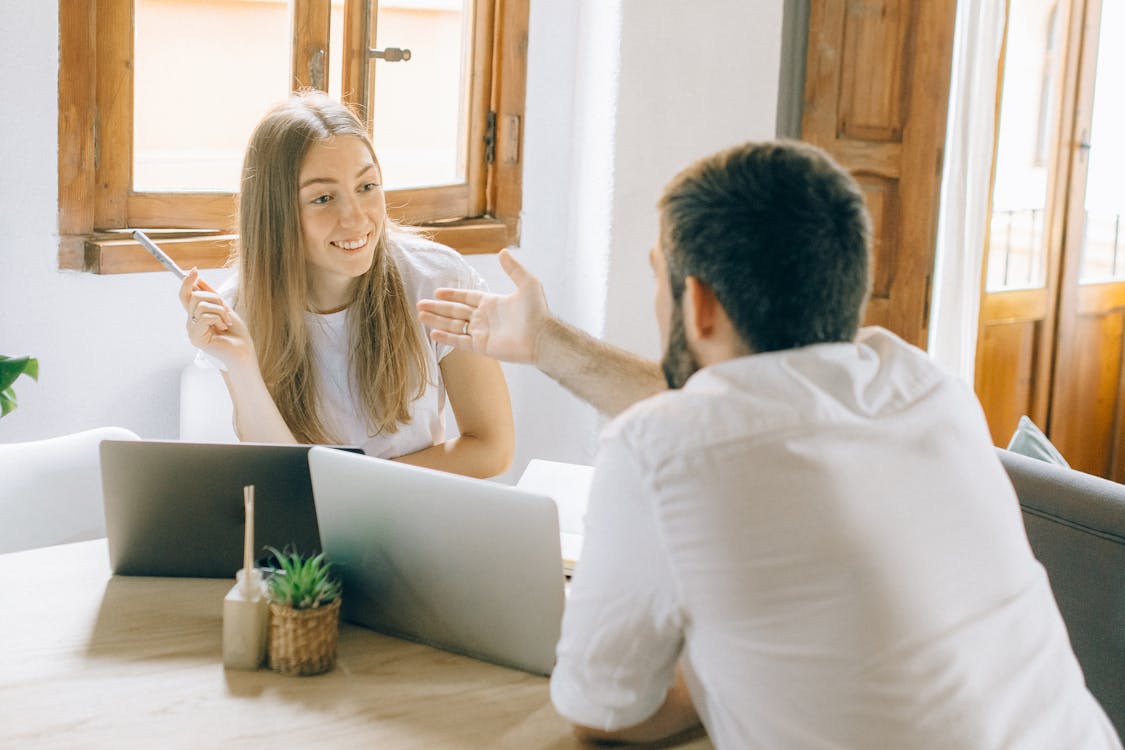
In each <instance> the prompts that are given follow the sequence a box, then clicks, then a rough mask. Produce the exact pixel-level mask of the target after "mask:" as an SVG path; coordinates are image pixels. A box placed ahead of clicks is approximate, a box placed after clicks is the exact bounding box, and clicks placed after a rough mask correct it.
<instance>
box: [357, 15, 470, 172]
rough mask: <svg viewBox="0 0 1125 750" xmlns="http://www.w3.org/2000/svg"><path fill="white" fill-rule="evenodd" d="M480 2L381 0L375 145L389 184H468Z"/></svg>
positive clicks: (374, 110)
mask: <svg viewBox="0 0 1125 750" xmlns="http://www.w3.org/2000/svg"><path fill="white" fill-rule="evenodd" d="M472 18H473V0H379V14H378V22H377V23H378V25H377V26H376V39H377V42H378V47H379V49H385V48H387V47H399V48H404V49H409V50H410V54H411V57H410V60H409V61H403V62H386V61H383V60H377V61H376V62H375V63H374V64H373V65H374V67H373V72H374V78H375V99H374V101H375V104H374V107H373V109H372V129H373V137H374V141H375V150H376V152H377V153H378V155H379V161H380V163H381V165H382V167H383V175H384V178H385V179H386V183H387V187H388V188H389V189H398V188H407V187H425V186H431V185H449V184H455V183H460V182H464V180H465V160H466V145H467V141H468V135H467V132H468V117H467V113H468V95H469V75H470V71H471V70H472V66H471V62H472Z"/></svg>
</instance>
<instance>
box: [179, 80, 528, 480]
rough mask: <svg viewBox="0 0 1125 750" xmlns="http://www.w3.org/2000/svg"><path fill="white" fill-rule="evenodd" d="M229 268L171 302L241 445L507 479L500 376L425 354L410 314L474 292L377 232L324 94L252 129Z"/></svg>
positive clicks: (382, 218)
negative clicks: (230, 406)
mask: <svg viewBox="0 0 1125 750" xmlns="http://www.w3.org/2000/svg"><path fill="white" fill-rule="evenodd" d="M237 266H238V275H237V281H236V283H235V284H234V285H232V287H231V288H230V289H226V290H223V293H222V295H221V296H220V295H219V294H215V293H213V292H208V291H204V290H200V289H197V288H195V284H196V281H197V279H198V272H197V271H195V270H193V271H192V272H191V273H190V274H188V276H187V278H185V279H184V282H183V285H182V286H181V287H180V300H181V302H183V305H184V308H185V309H186V310H187V313H188V323H187V330H188V337H189V338H190V339H191V342H192V343H193V344H194V345H195V346H197V347H199V348H200V349H201V350H203V351H204V352H205V353H206V354H207V355H209V356H210V357H212V358H214V359H217V360H219V363H220V367H222V368H223V369H224V373H223V377H224V380H225V381H226V384H227V388H228V390H229V391H230V395H231V400H232V401H233V403H234V422H235V430H236V431H237V433H238V435H239V438H240V439H241V440H245V441H252V442H270V443H337V444H351V445H360V446H362V447H363V450H364V452H366V453H368V454H371V455H377V456H382V457H385V458H397V459H398V460H400V461H404V462H406V463H411V464H417V465H421V466H429V467H431V468H436V469H442V470H445V471H452V472H457V473H460V474H467V475H471V476H482V477H483V476H492V475H495V474H499V473H500V472H502V471H504V470H505V469H507V467H508V466H509V464H510V463H511V456H512V449H513V443H514V428H513V425H512V411H511V402H510V400H509V397H508V389H507V385H506V383H505V382H504V376H503V373H502V372H501V370H500V366H499V364H497V363H496V362H495V361H494V360H491V359H488V358H486V357H483V356H481V355H478V354H474V353H472V352H467V351H462V350H454V349H452V348H451V347H449V346H447V345H443V344H437V343H434V342H431V341H429V340H428V339H427V337H426V336H425V331H424V329H423V328H422V326H421V324H419V323H418V321H417V319H416V318H415V313H414V305H415V302H416V301H417V300H418V299H422V298H425V297H431V296H433V292H434V290H435V289H436V288H438V287H446V286H451V287H470V288H483V286H484V283H483V281H482V280H481V279H480V277H479V276H478V275H477V274H476V272H475V271H474V270H473V269H472V268H471V267H470V266H469V265H468V264H467V263H465V261H464V260H463V259H462V258H461V256H460V255H458V254H457V253H456V252H454V251H453V250H451V249H449V248H447V247H444V246H442V245H439V244H436V243H434V242H430V241H428V240H425V239H423V238H421V237H419V236H417V235H416V234H414V233H412V232H409V231H407V230H405V229H403V228H401V227H399V226H396V225H395V224H394V223H393V222H392V221H391V220H390V219H388V218H387V215H386V200H385V197H384V194H383V189H382V174H381V172H380V169H379V162H378V160H377V159H376V157H375V152H374V149H373V147H372V145H371V141H370V139H369V138H368V136H367V132H366V129H365V128H364V126H363V124H362V123H361V122H360V121H359V120H358V119H357V118H356V117H355V116H354V115H353V114H352V112H351V111H350V110H348V109H347V108H346V107H344V106H343V105H342V104H340V103H339V102H336V101H335V100H333V99H331V98H329V97H328V96H326V95H325V94H322V93H319V92H310V93H300V94H294V95H293V96H291V97H290V98H289V99H288V100H287V101H286V102H285V103H283V104H281V105H279V106H278V107H276V108H274V109H273V110H272V111H270V112H269V113H268V114H267V115H266V117H265V118H264V119H263V120H262V121H261V122H260V123H259V124H258V126H257V128H256V129H255V130H254V133H253V135H252V136H251V139H250V144H249V146H248V148H247V151H246V159H245V161H244V163H243V170H242V191H241V195H240V201H239V249H238V263H237ZM447 393H448V396H449V402H450V405H451V406H452V408H453V413H454V415H455V416H456V418H457V425H458V428H459V430H460V436H459V437H457V438H454V439H451V440H445V436H444V424H443V416H442V415H443V411H444V405H445V397H446V394H447Z"/></svg>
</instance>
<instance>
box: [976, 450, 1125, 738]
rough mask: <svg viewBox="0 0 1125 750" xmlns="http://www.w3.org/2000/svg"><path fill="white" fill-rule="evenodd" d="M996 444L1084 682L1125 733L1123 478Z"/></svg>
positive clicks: (1032, 547) (1124, 510) (1124, 490)
mask: <svg viewBox="0 0 1125 750" xmlns="http://www.w3.org/2000/svg"><path fill="white" fill-rule="evenodd" d="M997 452H998V453H999V454H1000V461H1001V463H1003V464H1004V468H1005V469H1006V470H1007V471H1008V476H1009V477H1010V478H1011V480H1012V485H1013V486H1014V487H1015V488H1016V495H1017V496H1018V497H1019V501H1020V506H1021V509H1022V510H1023V521H1024V526H1025V527H1026V529H1027V538H1028V541H1030V542H1031V549H1032V552H1034V553H1035V557H1036V558H1037V559H1038V560H1039V562H1040V563H1042V564H1043V567H1044V568H1046V569H1047V575H1048V576H1049V577H1050V579H1051V589H1052V590H1053V591H1054V593H1055V599H1056V600H1057V601H1058V604H1059V611H1060V612H1061V613H1062V617H1063V620H1064V621H1065V622H1066V627H1067V630H1068V632H1069V633H1070V643H1071V645H1072V646H1073V648H1074V653H1075V654H1076V655H1077V656H1078V661H1079V663H1080V664H1081V665H1082V671H1083V672H1084V673H1085V675H1086V684H1087V686H1089V688H1090V692H1092V693H1093V694H1094V696H1095V697H1096V698H1097V699H1098V701H1099V702H1101V704H1102V707H1103V708H1104V709H1105V712H1106V713H1107V714H1108V715H1109V718H1110V721H1112V722H1113V725H1114V727H1116V729H1117V733H1118V735H1121V736H1123V737H1125V485H1122V484H1118V483H1117V482H1111V481H1109V480H1106V479H1101V478H1100V477H1095V476H1092V475H1090V474H1085V473H1083V472H1080V471H1075V470H1073V469H1065V468H1062V467H1060V466H1056V465H1054V464H1050V463H1047V462H1045V461H1040V460H1037V459H1034V458H1028V457H1027V456H1022V455H1019V454H1017V453H1012V452H1011V451H1006V450H1004V449H1002V448H998V449H997Z"/></svg>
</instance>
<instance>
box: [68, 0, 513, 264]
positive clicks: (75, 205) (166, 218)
mask: <svg viewBox="0 0 1125 750" xmlns="http://www.w3.org/2000/svg"><path fill="white" fill-rule="evenodd" d="M528 4H529V0H477V10H476V13H475V14H474V28H473V34H474V39H475V44H474V58H473V60H472V63H471V64H472V75H471V77H470V80H471V81H472V83H471V88H470V106H469V118H470V121H469V127H468V133H469V143H468V158H467V160H466V172H467V174H466V180H465V182H464V183H463V184H459V185H452V186H441V187H435V188H415V189H405V190H392V191H388V193H387V205H388V213H389V214H390V215H391V216H392V217H393V218H395V219H396V220H399V221H402V222H404V223H408V224H412V225H415V226H420V227H423V228H424V229H425V230H426V232H427V233H428V234H430V236H432V237H433V238H434V239H435V240H437V241H438V242H442V243H444V244H446V245H449V246H451V247H453V248H455V249H457V250H459V251H461V252H462V253H466V254H472V253H489V252H496V251H498V250H500V249H502V248H504V247H507V246H510V245H513V244H516V243H517V242H518V240H519V213H520V208H521V204H522V171H523V170H522V154H521V142H522V136H523V122H524V117H523V108H524V97H525V89H526V81H527V26H528V12H529V11H528ZM374 7H375V5H374V4H373V3H372V1H371V0H345V3H344V36H343V40H344V41H343V44H344V48H345V49H344V54H343V73H342V75H343V81H342V90H343V91H345V92H357V93H356V94H355V95H354V96H348V95H346V96H345V101H347V102H348V103H350V104H354V105H357V108H358V110H359V111H366V112H368V113H370V109H371V108H370V107H368V106H366V105H367V102H368V100H369V97H370V96H371V94H372V91H373V76H372V75H371V67H370V66H371V63H370V62H369V61H368V56H367V54H366V53H367V50H368V49H369V48H370V47H372V46H374V45H373V42H374V39H375V31H376V29H375V23H374V18H373V16H374V13H373V10H374ZM133 9H134V2H133V0H63V2H60V3H59V120H58V125H59V165H58V170H59V219H58V221H59V248H58V265H59V268H60V269H67V270H81V271H86V272H91V273H98V274H115V273H135V272H145V271H158V270H160V269H161V266H160V265H159V264H158V263H157V262H156V261H155V260H154V259H153V258H152V257H151V256H149V254H148V253H146V252H143V251H142V250H141V249H140V245H139V244H137V243H136V242H135V241H134V240H133V239H132V238H131V235H130V230H131V229H133V228H143V229H145V230H146V231H151V233H152V235H153V236H154V238H159V240H160V242H161V246H162V247H163V248H164V249H165V250H166V251H167V252H168V253H169V255H171V256H172V258H173V259H175V260H176V261H177V262H178V263H180V264H181V265H182V266H185V267H192V266H196V267H199V268H219V267H222V266H225V265H226V264H227V261H228V259H229V258H230V255H231V250H232V248H233V244H234V242H235V240H236V239H237V234H236V233H237V218H236V216H235V206H236V195H235V194H234V193H203V192H181V193H170V192H136V191H133V190H132V168H133V166H132V165H133V158H132V157H133V151H132V148H133V143H132V137H133V73H132V71H133V28H134V25H133V21H134V15H133ZM330 12H331V0H299V1H298V2H297V3H296V4H295V5H294V15H295V16H297V17H296V18H295V19H294V24H293V28H294V39H293V47H292V50H293V53H292V56H291V58H292V71H291V74H292V81H293V88H294V89H296V88H298V87H299V86H303V85H315V86H316V87H317V88H322V89H326V88H327V80H326V77H327V75H328V73H327V72H324V73H320V72H319V69H318V66H316V65H313V66H310V62H313V57H314V56H316V55H321V57H322V59H327V50H328V41H327V34H328V21H329V14H330ZM321 50H323V52H321ZM321 67H322V66H321ZM310 70H311V71H313V73H314V75H317V74H319V75H318V77H317V78H315V79H313V76H310V74H309V71H310ZM310 79H312V80H310ZM368 118H369V123H370V114H368Z"/></svg>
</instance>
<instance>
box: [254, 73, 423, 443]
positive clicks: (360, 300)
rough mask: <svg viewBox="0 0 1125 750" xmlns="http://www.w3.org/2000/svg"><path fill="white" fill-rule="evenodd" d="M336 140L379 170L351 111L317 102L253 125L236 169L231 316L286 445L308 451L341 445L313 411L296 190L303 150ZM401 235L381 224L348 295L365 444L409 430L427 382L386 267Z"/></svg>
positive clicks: (315, 95)
mask: <svg viewBox="0 0 1125 750" xmlns="http://www.w3.org/2000/svg"><path fill="white" fill-rule="evenodd" d="M338 135H349V136H355V137H357V138H359V139H361V140H362V141H363V143H364V144H365V145H366V146H367V148H368V149H369V150H370V151H371V156H372V159H375V163H376V164H378V159H377V158H376V157H375V150H374V148H373V147H372V145H371V140H370V138H369V137H368V135H367V131H366V128H365V127H364V126H363V124H362V123H361V121H360V120H359V119H358V118H357V117H356V116H355V115H354V114H353V113H352V112H351V110H349V109H348V108H347V107H345V106H344V105H342V104H340V103H339V102H337V101H336V100H334V99H332V98H331V97H329V96H327V95H326V94H323V93H321V92H313V91H304V92H299V93H296V94H293V95H292V96H290V98H289V99H288V100H287V101H285V102H284V103H282V104H280V105H278V106H277V107H275V108H274V109H272V110H271V111H270V112H269V113H268V114H266V116H265V117H264V118H263V119H262V121H261V122H260V123H258V126H257V127H256V128H255V130H254V133H253V135H252V136H251V137H250V144H249V146H248V147H247V150H246V158H245V161H244V162H243V166H242V191H241V194H240V197H239V209H238V224H239V243H238V250H237V253H236V258H237V263H238V287H239V288H238V298H237V302H236V309H237V310H238V313H239V314H240V315H241V316H242V318H243V319H244V320H245V321H246V324H247V326H248V327H249V329H250V335H251V337H252V339H253V341H254V346H255V349H256V350H257V355H258V365H259V367H260V369H261V372H262V376H263V378H264V379H265V383H266V387H267V388H268V389H269V392H270V395H271V396H272V397H273V400H274V403H276V404H277V407H278V410H279V411H280V412H281V416H282V417H283V418H284V419H285V422H286V424H287V425H288V426H289V429H290V431H292V433H293V436H294V437H295V438H296V439H297V440H299V441H302V442H306V443H334V442H342V440H341V436H337V435H333V434H331V433H330V431H329V429H328V428H327V427H326V426H325V423H324V421H323V420H322V418H321V416H320V414H319V413H318V409H317V398H316V394H317V374H316V369H315V368H314V366H313V362H312V349H311V342H310V338H309V330H308V326H307V325H306V322H305V313H306V312H307V311H309V310H311V309H312V308H311V304H310V302H309V293H308V292H309V279H308V272H307V266H306V260H305V253H304V250H303V248H302V243H301V225H300V203H299V200H298V191H297V183H298V174H299V172H300V169H301V165H302V163H303V162H304V159H305V155H306V154H307V153H308V151H309V149H310V147H311V146H312V145H313V144H315V143H318V142H323V141H326V140H329V139H331V138H333V137H335V136H338ZM404 233H408V230H406V229H405V228H403V227H399V226H397V225H395V224H394V223H393V222H391V221H390V220H389V219H386V220H384V225H383V230H382V232H381V233H380V236H379V239H378V241H377V243H376V247H375V257H374V259H373V261H372V263H371V268H370V269H369V270H368V271H367V272H366V273H364V274H363V275H362V276H360V277H358V278H356V279H355V280H353V282H352V287H351V299H350V300H349V309H350V314H349V316H348V320H349V330H348V336H349V339H350V341H349V358H348V370H349V372H348V376H349V378H350V379H351V382H352V383H353V384H354V387H356V388H357V389H358V394H357V395H358V397H359V401H360V404H359V405H358V407H359V408H362V409H363V411H364V412H365V414H366V416H367V419H368V424H369V429H370V430H373V432H372V434H377V433H379V432H391V433H393V432H396V431H397V430H398V425H399V424H400V423H408V422H410V418H411V414H410V405H411V403H413V402H414V401H415V400H417V399H418V398H420V397H421V396H422V394H423V393H424V392H425V388H426V382H427V376H428V373H427V366H426V357H425V354H424V349H423V347H424V346H425V343H424V342H423V340H422V338H421V334H420V329H419V326H418V325H417V321H416V320H415V317H414V311H413V309H412V308H411V306H410V301H409V300H408V299H407V296H406V290H405V288H404V286H403V282H402V276H401V275H400V274H399V271H398V267H397V266H396V265H395V262H394V260H393V258H392V257H391V241H392V240H393V239H394V237H395V236H396V235H401V234H404Z"/></svg>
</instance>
